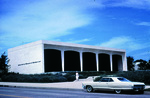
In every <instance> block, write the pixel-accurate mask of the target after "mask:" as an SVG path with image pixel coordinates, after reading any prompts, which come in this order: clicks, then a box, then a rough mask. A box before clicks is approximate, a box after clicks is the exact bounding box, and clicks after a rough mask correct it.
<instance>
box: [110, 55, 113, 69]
mask: <svg viewBox="0 0 150 98" xmlns="http://www.w3.org/2000/svg"><path fill="white" fill-rule="evenodd" d="M110 70H111V71H113V63H112V54H110Z"/></svg>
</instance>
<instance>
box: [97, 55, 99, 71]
mask: <svg viewBox="0 0 150 98" xmlns="http://www.w3.org/2000/svg"><path fill="white" fill-rule="evenodd" d="M96 66H97V71H99V60H98V53H96Z"/></svg>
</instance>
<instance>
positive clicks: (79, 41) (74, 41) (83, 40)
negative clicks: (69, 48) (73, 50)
mask: <svg viewBox="0 0 150 98" xmlns="http://www.w3.org/2000/svg"><path fill="white" fill-rule="evenodd" d="M90 40H91V39H88V38H85V39H81V40H72V39H71V40H69V41H67V42H68V43H83V42H87V41H90Z"/></svg>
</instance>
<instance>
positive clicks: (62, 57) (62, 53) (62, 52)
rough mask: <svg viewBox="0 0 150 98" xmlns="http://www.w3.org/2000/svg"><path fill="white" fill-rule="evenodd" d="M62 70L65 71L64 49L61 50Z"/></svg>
mask: <svg viewBox="0 0 150 98" xmlns="http://www.w3.org/2000/svg"><path fill="white" fill-rule="evenodd" d="M61 62H62V71H63V72H64V71H65V70H64V50H61Z"/></svg>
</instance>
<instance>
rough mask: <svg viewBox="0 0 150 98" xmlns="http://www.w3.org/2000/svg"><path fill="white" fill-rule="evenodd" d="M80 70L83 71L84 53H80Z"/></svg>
mask: <svg viewBox="0 0 150 98" xmlns="http://www.w3.org/2000/svg"><path fill="white" fill-rule="evenodd" d="M80 69H81V71H83V59H82V52H80Z"/></svg>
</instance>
